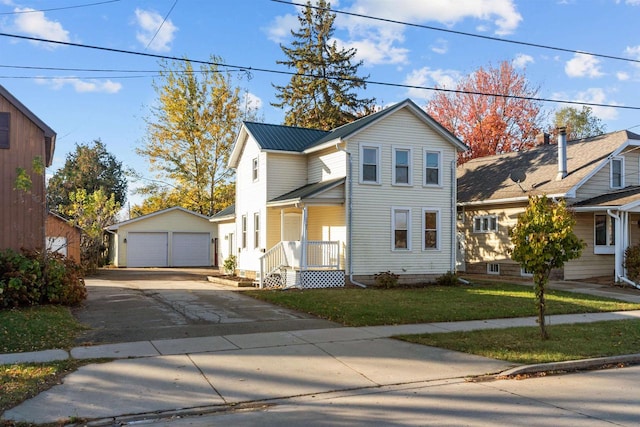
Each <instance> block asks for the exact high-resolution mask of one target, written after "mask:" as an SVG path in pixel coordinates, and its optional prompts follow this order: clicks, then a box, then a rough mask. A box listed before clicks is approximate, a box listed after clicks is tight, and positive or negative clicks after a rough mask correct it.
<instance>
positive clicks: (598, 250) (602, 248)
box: [593, 212, 616, 255]
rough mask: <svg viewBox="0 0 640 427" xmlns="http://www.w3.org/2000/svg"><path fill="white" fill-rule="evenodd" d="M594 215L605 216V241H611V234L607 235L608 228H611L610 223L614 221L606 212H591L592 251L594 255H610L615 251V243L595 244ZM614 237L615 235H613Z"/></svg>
mask: <svg viewBox="0 0 640 427" xmlns="http://www.w3.org/2000/svg"><path fill="white" fill-rule="evenodd" d="M596 216H604V217H606V220H607V221H606V224H605V230H606V232H607V234H606V237H605V238H606V240H607V242H609V241H611V236H610V235H609V234H610V233H609V230H611V227H610V224H611V223H612V222H613V221H615V220H614V219H613V218H611V215H608V214H607V213H606V212H604V213H603V212H596V213H594V214H593V253H594V254H595V255H611V254H615V252H616V245H615V243H614V244H613V245H610V244H608V243H607V244H606V245H597V244H596ZM614 226H615V223H614ZM613 232H614V233H615V230H613ZM614 237H615V236H614Z"/></svg>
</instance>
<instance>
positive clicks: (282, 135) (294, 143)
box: [244, 122, 328, 152]
mask: <svg viewBox="0 0 640 427" xmlns="http://www.w3.org/2000/svg"><path fill="white" fill-rule="evenodd" d="M244 125H245V126H246V128H247V130H248V131H249V133H251V135H252V136H253V137H254V139H255V140H256V142H257V143H258V144H259V145H260V148H262V149H263V150H277V151H294V152H302V151H304V150H305V149H306V148H307V147H308V146H310V145H313V143H314V142H315V141H317V140H318V139H320V138H322V137H323V136H324V135H326V134H327V133H328V132H326V131H323V130H317V129H307V128H299V127H293V126H282V125H271V124H266V123H255V122H245V123H244Z"/></svg>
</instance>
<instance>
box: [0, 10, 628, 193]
mask: <svg viewBox="0 0 640 427" xmlns="http://www.w3.org/2000/svg"><path fill="white" fill-rule="evenodd" d="M92 3H93V5H90V6H85V7H75V8H68V7H70V6H80V5H88V4H92ZM97 3H100V4H97ZM174 5H175V6H174ZM332 6H333V7H334V8H335V9H338V10H344V11H349V12H355V13H359V14H363V15H370V16H377V17H382V18H386V19H391V20H397V21H403V22H411V23H414V24H420V25H427V26H433V27H438V28H443V29H447V30H454V31H459V32H468V33H474V34H479V35H484V36H490V37H497V38H502V39H507V40H516V41H523V42H527V43H534V44H539V45H546V46H554V47H559V48H564V49H570V50H577V51H582V52H591V53H597V54H604V55H610V56H616V57H623V58H630V59H635V60H640V31H638V27H637V22H638V17H640V0H429V1H416V0H340V1H334V2H332ZM172 7H173V9H172ZM56 8H64V9H60V10H47V11H44V12H33V10H35V11H38V10H44V9H56ZM169 11H171V13H169ZM168 13H169V15H168V19H167V20H166V22H164V24H163V25H162V27H161V28H160V30H159V31H158V28H159V27H160V24H161V23H162V21H163V18H164V17H165V16H166V15H167V14H168ZM296 15H297V9H296V8H295V7H294V6H292V5H287V4H282V3H278V2H273V1H270V0H235V1H223V0H178V1H177V2H176V0H120V1H105V0H0V32H2V33H8V34H17V35H24V36H32V37H38V38H44V39H52V40H61V41H68V42H72V43H80V44H86V45H94V46H102V47H108V48H114V49H121V50H131V51H136V52H146V53H153V54H160V55H168V56H176V57H188V58H190V59H193V60H208V59H209V57H210V56H211V55H217V56H220V57H222V58H223V60H224V62H225V63H227V64H232V65H240V66H244V67H252V68H261V69H271V70H281V71H287V69H286V68H283V67H282V66H280V65H277V64H276V61H277V60H282V59H285V58H284V55H283V53H282V51H281V49H280V47H279V43H283V44H288V43H289V41H290V38H289V30H290V29H292V28H297V19H296ZM156 32H157V34H156ZM154 34H156V35H155V38H154ZM335 38H336V40H337V41H338V43H340V44H342V45H344V46H345V47H356V48H357V49H358V59H361V60H362V61H363V62H364V64H363V66H362V67H361V74H363V75H366V74H368V75H369V76H370V81H377V82H388V83H399V84H408V85H417V86H429V87H431V86H435V85H445V86H453V85H455V82H456V81H457V80H459V79H460V78H461V77H463V76H465V75H467V74H469V73H471V72H473V71H474V70H476V69H477V68H478V67H481V66H485V67H486V66H488V65H497V64H498V63H499V62H501V61H504V60H506V61H513V63H514V65H516V66H517V67H518V68H520V69H522V72H523V73H524V74H525V75H526V76H527V78H528V80H529V82H530V84H531V85H533V86H535V87H539V88H540V90H539V96H540V97H542V98H554V99H561V100H568V101H583V102H594V103H600V104H607V105H620V106H635V107H638V106H640V96H638V95H640V90H639V82H640V64H639V63H638V62H628V61H620V60H614V59H605V58H600V57H596V56H590V55H584V54H576V53H571V52H564V51H556V50H549V49H541V48H535V47H530V46H525V45H520V44H512V43H502V42H496V41H491V40H484V39H478V38H472V37H467V36H463V35H457V34H453V33H450V32H442V31H434V30H429V29H424V28H415V27H408V26H403V25H398V24H392V23H384V22H380V21H375V20H367V19H362V18H356V17H350V16H346V15H340V14H339V15H338V18H337V19H336V32H335ZM152 39H153V41H152ZM17 67H37V68H35V69H26V68H17ZM43 67H53V68H73V69H79V70H95V71H70V70H46V69H42V68H43ZM158 68H159V67H158V64H157V60H156V59H153V58H148V57H142V56H136V55H126V54H122V53H110V52H104V51H98V50H92V49H86V48H79V47H70V46H54V45H51V44H43V43H34V42H30V41H25V40H19V39H15V38H11V37H7V36H0V84H2V85H3V86H5V87H6V88H7V89H8V90H9V91H10V92H11V93H13V94H14V95H15V96H16V97H17V98H19V99H20V100H21V101H22V102H23V103H24V104H25V105H27V107H29V108H30V109H31V110H32V111H33V112H34V113H35V114H36V115H38V116H39V117H40V118H41V119H43V120H44V121H45V122H46V123H47V124H49V125H50V126H51V127H52V128H53V129H54V130H55V131H56V132H57V133H58V140H57V147H56V153H55V159H54V164H53V166H52V167H51V168H50V169H49V170H48V173H49V174H52V173H53V172H54V171H55V170H56V169H57V168H59V167H61V166H62V164H63V163H64V159H65V156H66V154H67V153H69V152H70V151H73V149H74V146H75V144H76V143H84V142H90V141H92V140H94V139H97V138H100V139H102V141H103V142H104V143H105V144H106V145H107V148H108V150H109V151H110V152H112V153H113V154H114V155H115V156H116V157H117V158H118V160H120V161H122V162H123V164H124V165H125V166H126V167H130V168H133V169H135V170H136V171H138V172H139V173H141V174H143V175H146V176H149V177H152V173H151V172H149V170H148V168H147V165H146V162H145V160H144V159H142V158H140V157H138V156H137V155H136V154H135V151H134V148H135V147H136V145H139V144H141V142H142V140H143V138H144V135H145V128H144V121H143V119H144V118H145V117H148V116H149V109H150V106H152V105H153V103H154V102H155V92H154V90H153V88H152V82H153V78H154V76H156V71H157V70H158ZM109 70H115V71H109ZM132 71H133V72H132ZM288 80H289V77H288V76H286V75H279V74H275V73H265V72H258V71H254V72H252V73H251V76H250V78H249V77H247V76H244V77H243V79H242V80H240V81H239V82H238V84H239V85H240V86H241V87H242V88H243V89H244V90H245V91H246V94H247V96H248V98H249V100H250V101H251V102H252V103H253V105H254V106H257V107H259V108H260V110H259V114H261V115H262V116H263V117H264V119H265V121H267V122H270V123H281V121H282V119H283V117H284V113H283V112H282V111H281V110H279V109H277V108H274V107H272V106H271V105H270V103H271V102H274V101H275V100H276V98H275V91H274V89H273V87H272V84H278V85H283V84H286V83H287V82H288ZM432 95H433V93H432V91H428V90H415V89H407V88H402V87H390V86H384V85H373V84H370V85H369V86H368V88H367V92H366V94H363V96H366V97H375V98H376V99H377V100H378V103H379V104H381V105H388V104H391V103H394V102H397V101H400V100H403V99H405V98H411V99H413V100H414V101H416V102H417V103H418V104H419V105H425V104H426V103H427V102H428V100H429V98H430V97H431V96H432ZM544 106H545V108H546V109H547V110H548V111H550V112H551V111H553V110H555V109H557V108H560V107H562V104H553V103H545V104H544ZM594 112H595V114H596V115H597V116H598V117H600V118H601V119H602V120H603V121H604V123H605V124H606V125H607V130H608V131H615V130H621V129H631V130H632V131H636V132H640V111H639V110H627V109H615V108H600V107H596V108H594ZM636 126H637V127H636ZM136 201H139V199H136V198H133V199H132V202H136Z"/></svg>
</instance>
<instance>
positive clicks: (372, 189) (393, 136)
mask: <svg viewBox="0 0 640 427" xmlns="http://www.w3.org/2000/svg"><path fill="white" fill-rule="evenodd" d="M363 143H364V144H380V146H381V150H382V152H381V171H380V172H381V184H380V185H365V184H359V183H358V181H359V180H358V179H357V177H358V176H359V172H360V170H359V165H360V159H359V149H358V148H359V144H363ZM393 145H399V146H403V147H413V150H412V165H413V170H412V171H411V173H412V174H413V180H412V181H413V185H412V186H392V175H393V173H392V167H393V165H392V146H393ZM425 148H428V149H429V150H436V151H441V153H442V157H441V165H440V167H441V168H442V185H441V186H439V187H424V186H423V185H422V182H423V179H424V176H423V167H424V160H423V154H424V149H425ZM348 150H349V151H350V152H351V153H353V154H352V155H353V178H354V179H353V248H352V249H353V258H354V265H353V273H354V274H355V275H372V274H375V273H378V272H381V271H386V270H390V271H392V272H394V273H396V274H435V275H440V274H443V273H445V272H447V271H448V270H450V269H451V257H452V252H451V251H452V250H454V249H455V248H454V247H452V213H451V209H452V202H453V201H452V168H453V169H454V170H455V159H456V150H455V147H454V146H453V145H451V144H450V143H449V142H447V141H445V140H444V139H443V138H442V137H441V136H440V135H438V134H437V133H436V132H434V131H433V130H432V129H431V128H430V127H428V126H427V125H426V124H425V123H424V122H422V121H421V120H420V119H418V118H417V117H415V116H414V115H413V114H412V113H410V112H408V111H406V110H400V111H398V112H396V113H393V114H392V115H389V116H387V117H385V118H384V119H383V120H382V121H381V122H379V123H377V124H374V125H372V126H370V127H369V128H367V129H366V130H364V131H362V132H360V133H358V134H356V135H355V136H354V137H353V138H352V139H350V140H349V141H348ZM394 206H402V207H407V208H410V209H411V230H412V233H411V248H412V249H411V251H408V252H407V251H392V250H391V247H392V242H391V238H392V236H391V208H392V207H394ZM423 209H435V210H439V211H440V225H441V228H440V230H439V232H440V248H439V250H422V246H423V245H422V212H423Z"/></svg>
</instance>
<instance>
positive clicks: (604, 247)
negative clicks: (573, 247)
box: [458, 131, 640, 281]
mask: <svg viewBox="0 0 640 427" xmlns="http://www.w3.org/2000/svg"><path fill="white" fill-rule="evenodd" d="M542 194H546V195H547V197H549V198H552V199H558V200H560V199H564V200H565V201H566V203H567V206H568V207H569V208H570V209H571V210H572V211H573V212H574V213H575V219H576V226H575V227H574V232H575V233H576V234H577V235H578V237H579V238H580V239H582V240H583V241H584V242H585V243H586V247H585V248H584V250H583V252H582V256H581V257H580V258H579V259H576V260H572V261H569V262H567V263H566V264H565V266H564V268H562V269H559V270H557V271H554V272H553V273H552V274H553V276H554V277H556V278H560V279H565V280H574V279H586V278H593V277H600V276H607V277H611V278H612V279H615V280H616V281H619V280H625V278H626V276H625V271H624V251H625V250H626V248H627V247H628V246H629V245H634V244H638V243H640V135H637V134H634V133H632V132H629V131H618V132H612V133H608V134H605V135H600V136H596V137H592V138H587V139H581V140H576V141H569V142H567V141H566V136H565V135H564V133H562V132H560V134H559V137H558V143H557V144H549V143H548V137H546V140H545V141H544V142H543V143H542V144H541V145H539V146H537V147H535V148H533V149H530V150H527V151H523V152H513V153H505V154H501V155H495V156H488V157H482V158H477V159H473V160H471V161H469V162H467V163H465V164H463V165H461V166H459V167H458V221H459V222H458V229H459V239H460V242H459V266H458V268H459V270H462V271H466V272H468V273H482V274H499V275H511V276H514V275H515V276H517V275H525V276H526V275H527V272H523V271H521V269H520V267H519V265H518V264H517V263H515V262H514V261H512V260H511V259H510V256H509V252H508V251H509V249H510V248H511V247H512V245H511V243H510V239H509V229H510V228H511V227H513V226H514V225H515V224H516V222H517V220H518V216H519V215H520V214H521V213H522V212H523V211H524V209H525V208H526V206H527V203H528V197H529V196H532V195H542Z"/></svg>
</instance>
